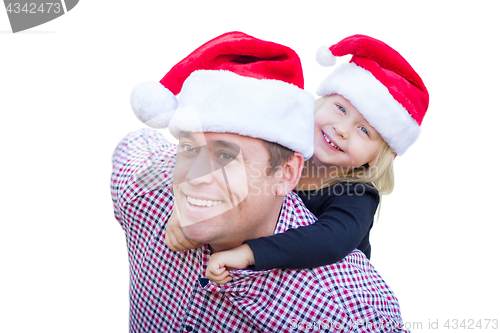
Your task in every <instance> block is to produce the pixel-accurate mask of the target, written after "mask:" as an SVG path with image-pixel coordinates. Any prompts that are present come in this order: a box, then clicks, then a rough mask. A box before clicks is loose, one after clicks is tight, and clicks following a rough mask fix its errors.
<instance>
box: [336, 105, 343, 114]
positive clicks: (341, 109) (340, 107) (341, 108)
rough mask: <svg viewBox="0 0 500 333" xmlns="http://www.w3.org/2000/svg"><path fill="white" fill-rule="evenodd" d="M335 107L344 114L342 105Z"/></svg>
mask: <svg viewBox="0 0 500 333" xmlns="http://www.w3.org/2000/svg"><path fill="white" fill-rule="evenodd" d="M337 107H338V108H339V110H340V111H341V112H342V113H345V109H344V107H343V106H342V105H338V104H337Z"/></svg>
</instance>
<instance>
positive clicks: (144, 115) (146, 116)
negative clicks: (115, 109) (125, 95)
mask: <svg viewBox="0 0 500 333" xmlns="http://www.w3.org/2000/svg"><path fill="white" fill-rule="evenodd" d="M130 104H131V105H132V109H133V110H134V113H135V115H136V116H137V118H139V119H140V120H141V121H142V122H143V123H146V124H147V125H148V126H150V127H153V128H167V127H168V123H169V121H170V118H172V115H173V113H174V111H175V109H177V98H175V96H174V94H172V92H171V91H170V90H168V89H167V88H165V87H164V86H163V85H162V84H161V83H159V82H144V83H140V84H138V85H137V86H135V87H134V89H133V90H132V93H131V96H130Z"/></svg>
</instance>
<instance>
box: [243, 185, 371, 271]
mask: <svg viewBox="0 0 500 333" xmlns="http://www.w3.org/2000/svg"><path fill="white" fill-rule="evenodd" d="M338 185H340V184H337V186H338ZM363 186H364V190H363V191H360V187H356V192H354V191H353V184H350V185H344V191H342V194H341V195H334V194H323V195H318V197H314V198H312V199H311V200H306V206H307V208H308V209H309V210H310V211H311V212H312V213H313V214H315V215H316V216H318V217H319V218H318V220H317V221H316V222H315V223H314V224H311V225H309V226H305V227H300V228H297V229H290V230H288V231H286V232H284V233H282V234H276V235H273V236H270V237H262V238H258V239H254V240H249V241H247V242H246V243H247V244H248V245H249V246H250V248H251V249H252V252H253V256H254V259H255V267H251V268H252V269H255V270H266V269H272V268H284V269H287V268H288V269H303V268H312V267H319V266H324V265H329V264H332V263H334V262H337V261H339V260H340V259H342V258H344V257H345V256H346V255H347V254H349V253H350V252H351V251H352V250H354V249H355V248H357V247H359V246H360V245H361V243H362V241H364V243H366V246H368V245H369V243H368V232H369V230H370V228H371V226H372V224H373V217H374V215H375V212H376V210H377V206H378V203H379V195H378V192H377V190H375V189H374V188H373V187H371V186H368V185H364V184H363ZM340 192H341V191H340V190H339V188H336V193H340ZM361 250H362V251H363V250H364V251H365V252H367V251H366V250H368V251H369V248H367V249H361ZM366 254H367V255H368V256H369V253H366Z"/></svg>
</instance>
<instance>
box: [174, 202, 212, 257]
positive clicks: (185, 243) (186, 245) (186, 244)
mask: <svg viewBox="0 0 500 333" xmlns="http://www.w3.org/2000/svg"><path fill="white" fill-rule="evenodd" d="M165 243H167V246H168V248H169V249H170V250H172V251H184V250H190V249H194V248H197V247H200V246H201V245H203V244H202V243H196V242H192V241H190V240H189V239H187V238H186V237H184V234H183V233H182V229H181V224H180V222H179V217H178V216H177V212H176V211H175V207H174V210H173V211H172V215H170V219H169V220H168V222H167V230H166V232H165Z"/></svg>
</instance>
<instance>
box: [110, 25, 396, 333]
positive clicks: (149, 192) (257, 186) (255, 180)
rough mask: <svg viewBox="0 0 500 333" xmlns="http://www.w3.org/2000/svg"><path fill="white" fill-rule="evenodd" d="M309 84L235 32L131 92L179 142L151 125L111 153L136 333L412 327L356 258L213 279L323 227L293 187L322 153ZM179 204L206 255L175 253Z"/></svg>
mask: <svg viewBox="0 0 500 333" xmlns="http://www.w3.org/2000/svg"><path fill="white" fill-rule="evenodd" d="M200 69H202V70H200ZM302 88H303V78H302V70H301V67H300V60H299V59H298V57H297V55H296V54H295V52H293V51H292V50H291V49H289V48H287V47H284V46H282V45H279V44H275V43H271V42H265V41H261V40H258V39H255V38H253V37H251V36H248V35H245V34H243V33H239V32H235V33H228V34H224V35H222V36H219V37H217V38H215V39H213V40H211V41H209V42H207V43H206V44H204V45H202V46H201V47H200V48H198V49H197V50H195V51H194V52H193V53H191V54H190V55H189V56H188V57H186V58H185V59H184V60H182V61H181V62H180V63H178V64H177V65H176V66H174V67H173V68H172V69H171V70H170V71H169V73H167V75H165V77H164V78H163V79H162V80H161V81H160V84H159V85H158V84H144V85H141V86H140V87H139V88H137V89H135V90H134V92H133V94H132V106H133V108H134V111H135V112H136V114H137V115H138V117H139V118H140V119H141V120H143V121H145V122H146V123H147V124H149V125H152V126H155V127H160V128H162V127H163V128H164V127H166V126H167V125H168V128H169V130H170V132H171V133H172V134H173V135H174V136H175V137H177V138H179V145H178V146H176V145H174V144H171V143H168V142H167V141H166V140H165V139H164V138H163V137H162V136H161V135H160V134H159V133H158V132H155V131H153V130H146V129H145V130H141V131H137V132H134V133H132V134H130V135H129V136H127V137H126V138H125V139H124V140H122V142H121V143H120V144H119V145H118V147H117V149H116V150H115V153H114V155H113V175H112V182H111V190H112V197H113V202H114V207H115V216H116V218H117V219H118V221H119V222H120V224H121V226H122V228H123V229H124V231H125V234H126V237H127V245H128V251H129V262H130V330H131V331H132V332H288V331H305V330H307V331H311V330H323V331H332V332H333V331H335V332H362V331H363V332H365V331H379V332H388V331H401V330H400V329H399V327H400V326H401V317H400V314H399V305H398V302H397V299H396V298H395V297H394V295H393V293H392V291H391V290H390V288H389V287H388V286H387V285H386V284H385V282H384V281H383V280H382V278H381V277H380V276H379V275H378V273H377V272H376V271H375V270H374V269H373V267H372V266H371V265H370V264H369V262H368V260H367V259H366V257H365V256H364V255H363V254H362V253H361V252H359V251H354V252H352V253H351V254H349V255H348V256H347V257H346V258H345V259H344V260H342V261H340V262H338V263H336V264H333V265H329V266H324V267H320V268H317V269H307V270H278V269H276V270H270V271H249V270H238V271H233V272H232V274H231V275H232V280H231V281H230V282H229V283H227V284H226V285H224V286H222V285H217V284H215V283H212V282H210V281H209V280H208V279H207V278H206V277H204V272H205V270H206V266H207V263H208V259H209V257H210V254H211V253H213V252H217V251H221V250H225V249H230V248H234V247H236V246H238V245H241V244H242V243H243V242H244V241H245V240H247V239H251V238H256V237H261V236H269V235H272V234H273V233H281V232H284V231H286V230H287V229H289V228H297V227H300V226H304V225H308V224H311V223H314V220H315V217H314V216H313V215H312V214H311V213H310V212H309V211H307V209H306V208H305V206H304V205H303V203H302V202H301V200H300V199H299V198H298V197H297V196H296V195H295V194H294V193H293V192H292V189H293V188H294V187H295V185H296V184H297V182H298V180H299V178H300V174H301V170H302V167H303V161H304V158H309V157H310V156H311V155H312V147H313V141H312V138H313V134H312V130H313V126H312V121H313V118H312V112H313V101H312V96H311V95H310V94H309V93H307V92H305V91H303V89H302ZM179 93H180V94H179ZM178 94H179V101H177V100H176V99H175V97H174V95H178ZM278 155H281V156H283V157H282V158H276V157H277V156H278ZM172 192H173V194H174V195H172ZM174 196H175V206H176V211H177V213H178V214H179V215H180V220H181V224H182V226H183V228H182V232H183V233H184V235H185V237H186V238H188V239H190V240H192V241H193V242H198V243H203V244H204V245H203V246H201V247H199V248H195V249H192V250H189V251H181V252H174V251H171V250H170V249H168V247H167V246H166V244H165V241H164V238H165V228H166V223H167V221H168V219H169V218H170V216H171V214H172V211H173V209H174Z"/></svg>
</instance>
